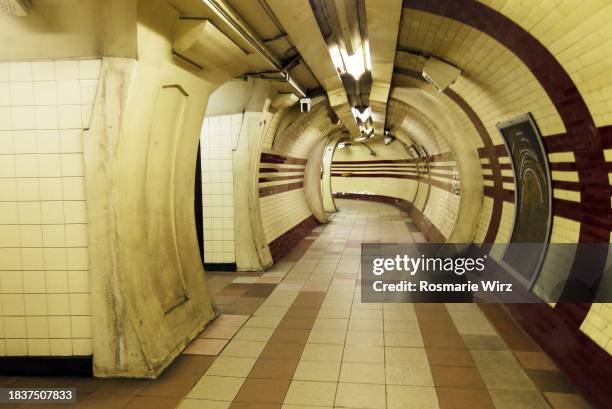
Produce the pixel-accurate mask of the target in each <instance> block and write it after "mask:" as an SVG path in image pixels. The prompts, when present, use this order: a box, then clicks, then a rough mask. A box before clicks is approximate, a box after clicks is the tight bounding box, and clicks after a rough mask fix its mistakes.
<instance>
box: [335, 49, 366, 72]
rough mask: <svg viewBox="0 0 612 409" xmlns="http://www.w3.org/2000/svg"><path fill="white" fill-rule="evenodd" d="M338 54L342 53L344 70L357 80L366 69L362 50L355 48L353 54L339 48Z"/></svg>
mask: <svg viewBox="0 0 612 409" xmlns="http://www.w3.org/2000/svg"><path fill="white" fill-rule="evenodd" d="M340 54H341V55H342V61H344V66H345V67H346V72H348V73H349V74H351V76H352V77H353V78H355V79H356V80H358V79H359V78H360V77H361V76H362V75H363V74H364V73H365V71H366V67H365V61H364V58H363V51H362V50H357V51H356V52H355V53H354V54H351V55H349V54H348V53H347V52H346V50H345V49H343V48H341V49H340Z"/></svg>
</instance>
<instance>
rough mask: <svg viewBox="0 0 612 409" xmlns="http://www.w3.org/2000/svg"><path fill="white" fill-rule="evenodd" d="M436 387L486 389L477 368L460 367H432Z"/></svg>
mask: <svg viewBox="0 0 612 409" xmlns="http://www.w3.org/2000/svg"><path fill="white" fill-rule="evenodd" d="M431 375H432V376H433V380H434V385H436V387H439V386H447V387H456V388H484V387H485V385H484V383H483V381H482V378H481V377H480V373H479V372H478V370H477V369H476V368H465V367H460V366H432V367H431Z"/></svg>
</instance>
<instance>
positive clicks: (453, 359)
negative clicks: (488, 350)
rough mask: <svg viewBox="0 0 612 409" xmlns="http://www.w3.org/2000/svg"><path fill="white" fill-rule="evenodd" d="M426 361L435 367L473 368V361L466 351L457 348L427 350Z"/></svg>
mask: <svg viewBox="0 0 612 409" xmlns="http://www.w3.org/2000/svg"><path fill="white" fill-rule="evenodd" d="M425 352H427V359H428V360H429V364H430V365H435V366H465V367H473V366H474V360H473V359H472V356H471V355H470V353H469V351H468V350H466V349H457V348H427V349H425Z"/></svg>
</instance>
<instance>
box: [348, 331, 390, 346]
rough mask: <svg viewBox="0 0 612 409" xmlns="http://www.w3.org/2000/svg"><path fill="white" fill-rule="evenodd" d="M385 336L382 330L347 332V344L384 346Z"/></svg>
mask: <svg viewBox="0 0 612 409" xmlns="http://www.w3.org/2000/svg"><path fill="white" fill-rule="evenodd" d="M384 343H385V338H384V336H383V333H382V332H370V331H351V330H349V331H348V332H347V333H346V344H347V345H373V346H383V345H384Z"/></svg>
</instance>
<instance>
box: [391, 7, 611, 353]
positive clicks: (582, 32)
mask: <svg viewBox="0 0 612 409" xmlns="http://www.w3.org/2000/svg"><path fill="white" fill-rule="evenodd" d="M482 3H485V4H486V6H485V5H483V4H481V3H478V2H470V3H466V4H465V5H462V7H460V8H458V7H448V8H447V7H446V6H443V3H442V2H428V1H425V0H416V1H414V2H411V4H410V7H409V8H408V10H406V13H409V14H410V18H411V19H412V21H413V24H412V25H411V27H410V29H409V30H405V32H404V33H403V36H402V35H400V43H401V44H402V45H403V46H407V47H410V46H411V45H414V46H415V47H416V48H418V49H423V47H420V46H419V44H420V45H423V44H426V46H425V49H424V50H423V51H424V52H426V53H431V54H434V55H438V56H440V57H442V58H445V59H447V60H448V61H451V62H453V63H454V64H457V65H458V66H460V67H461V68H462V69H463V70H464V71H463V74H464V78H463V79H461V80H460V81H458V82H457V84H455V85H453V86H452V88H453V91H452V92H456V93H457V94H460V95H461V97H462V98H464V99H465V100H464V102H465V104H464V106H462V108H465V105H467V106H468V107H469V108H470V109H473V111H474V112H473V114H475V115H476V116H477V119H478V121H481V123H480V125H481V126H482V129H479V128H478V124H476V123H475V122H474V121H472V122H473V123H474V126H475V127H476V129H477V130H478V131H479V133H480V134H481V136H482V133H483V132H482V131H483V130H484V133H488V134H489V135H490V136H489V138H490V139H492V144H493V145H499V144H500V142H501V139H500V136H499V133H498V132H497V131H496V129H495V124H496V123H498V122H500V121H503V120H507V119H510V118H512V117H514V116H516V115H517V114H522V113H525V112H531V113H533V115H534V116H535V119H536V122H537V124H538V126H539V128H540V130H541V132H542V135H543V139H544V144H545V146H546V149H547V151H548V152H549V153H550V154H551V156H550V157H549V159H550V162H551V170H552V179H553V189H554V190H553V195H554V199H555V205H554V210H555V215H554V219H553V237H552V239H553V240H555V241H559V240H563V241H570V242H571V241H597V242H608V241H609V235H610V234H609V233H610V229H612V225H610V222H609V217H608V218H607V217H606V216H605V215H606V214H609V211H610V193H611V190H610V185H609V181H608V179H609V175H608V172H607V167H606V165H607V163H606V162H607V161H608V160H609V158H608V157H607V156H606V158H605V162H604V161H603V160H602V156H604V155H601V153H600V152H598V149H599V146H602V147H603V148H612V136H611V135H612V129H611V127H610V125H612V109H611V108H610V107H611V106H612V105H610V102H611V101H612V77H611V76H610V75H607V73H608V72H609V71H610V64H609V61H610V58H611V57H612V45H611V43H610V42H609V41H608V38H609V35H608V34H609V32H610V28H611V27H612V20H611V19H610V16H612V5H610V4H609V2H587V3H588V4H586V3H584V2H572V1H569V2H562V3H554V2H553V3H546V4H542V3H539V2H531V3H529V4H521V5H520V7H517V5H518V4H517V3H516V2H513V1H510V0H502V1H496V2H490V1H486V2H482ZM489 7H490V8H491V9H493V10H491V9H489ZM404 17H407V16H404ZM506 17H507V19H506ZM434 27H435V29H434ZM432 33H443V35H438V34H436V36H435V38H434V35H433V34H432ZM466 39H469V40H468V41H466ZM410 42H412V44H411V43H410ZM561 90H564V91H561ZM447 95H448V93H447ZM453 102H457V100H456V99H454V101H453ZM458 104H459V105H461V103H458ZM464 111H465V109H464ZM468 116H469V114H468ZM472 119H473V118H472ZM600 138H601V142H599V139H600ZM483 141H484V138H483ZM486 145H487V144H486V143H485V147H486ZM604 153H605V152H604ZM502 166H503V164H502ZM502 171H503V168H502ZM499 176H502V175H499ZM503 189H504V190H503V191H502V190H498V191H497V192H496V195H495V196H490V197H493V199H494V200H493V209H492V212H491V217H490V218H489V226H487V230H488V233H493V235H495V236H499V234H497V233H498V232H497V229H499V228H501V227H502V224H503V220H502V219H503V218H502V202H503V203H504V204H503V206H504V207H507V206H506V203H510V202H511V201H512V199H511V197H510V196H509V195H508V194H507V192H505V190H506V184H505V183H504V186H503ZM496 190H497V189H496ZM483 221H485V220H483ZM502 235H503V234H502ZM487 237H488V239H490V238H491V234H487ZM487 241H489V240H487ZM602 259H603V258H602ZM556 310H559V313H560V314H562V312H561V310H563V306H561V308H557V307H555V311H556ZM606 311H607V309H606V308H605V306H602V305H597V304H594V305H593V306H592V308H591V309H590V310H589V311H588V315H586V318H585V320H584V323H583V324H582V326H581V329H582V330H583V331H585V333H586V334H587V335H589V336H590V337H591V338H592V339H593V340H594V341H595V342H597V343H598V344H599V345H600V346H602V347H603V348H606V349H607V350H608V351H610V326H611V324H612V319H611V317H610V314H609V313H606ZM582 314H583V312H575V314H574V315H575V316H578V317H581V316H582ZM581 321H582V318H578V323H580V322H581Z"/></svg>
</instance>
